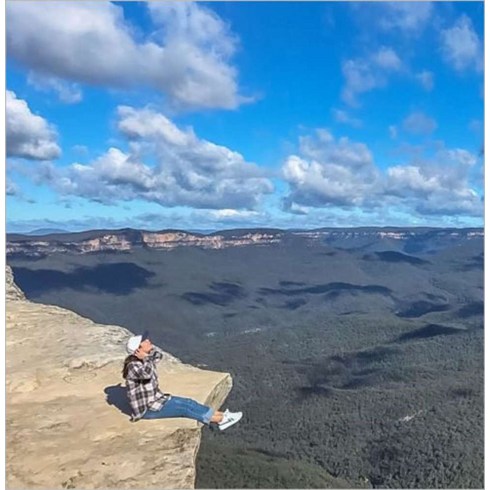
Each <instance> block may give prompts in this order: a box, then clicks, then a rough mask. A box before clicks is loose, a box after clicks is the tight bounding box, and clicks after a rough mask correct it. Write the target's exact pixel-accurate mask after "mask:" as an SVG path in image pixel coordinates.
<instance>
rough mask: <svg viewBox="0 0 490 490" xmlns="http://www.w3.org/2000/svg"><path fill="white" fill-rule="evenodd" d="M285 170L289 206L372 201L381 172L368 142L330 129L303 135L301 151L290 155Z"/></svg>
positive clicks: (315, 205) (368, 202)
mask: <svg viewBox="0 0 490 490" xmlns="http://www.w3.org/2000/svg"><path fill="white" fill-rule="evenodd" d="M282 171H283V177H284V179H285V180H286V182H287V183H288V184H289V187H290V194H289V195H288V196H287V197H286V199H285V201H284V204H285V207H286V208H292V203H296V204H298V205H300V206H310V207H322V206H347V207H349V206H364V205H370V201H371V197H372V196H373V195H374V193H375V192H376V185H377V178H378V172H377V170H376V167H375V166H374V163H373V157H372V154H371V152H370V151H369V149H368V148H367V146H366V145H364V144H362V143H355V142H352V141H350V140H349V139H348V138H340V139H339V140H338V141H337V140H336V139H335V138H334V137H333V135H332V134H331V133H330V132H328V131H327V130H317V131H316V134H315V135H314V136H304V137H302V138H301V139H300V148H299V155H290V156H289V157H288V158H287V159H286V161H285V163H284V165H283V168H282ZM302 211H304V209H303V210H302Z"/></svg>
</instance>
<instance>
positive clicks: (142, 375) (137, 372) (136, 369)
mask: <svg viewBox="0 0 490 490" xmlns="http://www.w3.org/2000/svg"><path fill="white" fill-rule="evenodd" d="M153 369H154V366H153V361H152V359H151V357H150V356H149V355H148V356H146V357H145V358H144V359H143V361H142V362H137V361H133V362H131V363H130V364H129V368H128V376H127V378H128V379H132V380H148V379H151V374H152V371H153Z"/></svg>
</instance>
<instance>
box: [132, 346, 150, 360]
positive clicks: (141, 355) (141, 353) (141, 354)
mask: <svg viewBox="0 0 490 490" xmlns="http://www.w3.org/2000/svg"><path fill="white" fill-rule="evenodd" d="M134 355H135V356H136V357H137V358H138V359H141V360H143V359H144V358H145V357H146V356H147V355H148V353H146V352H144V351H143V349H141V347H140V348H139V349H137V350H136V351H135V353H134Z"/></svg>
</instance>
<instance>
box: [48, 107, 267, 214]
mask: <svg viewBox="0 0 490 490" xmlns="http://www.w3.org/2000/svg"><path fill="white" fill-rule="evenodd" d="M118 118H119V119H118V128H119V130H120V132H121V134H122V135H124V136H125V137H126V138H127V139H128V141H129V151H128V152H126V153H125V152H122V151H121V150H119V149H117V148H110V149H109V150H108V151H107V152H106V153H105V154H104V155H102V156H100V157H99V158H97V159H96V160H94V161H92V162H90V163H89V164H79V163H75V164H72V165H71V166H69V167H68V168H67V169H57V168H55V167H54V166H49V165H46V166H44V167H43V169H42V173H41V174H40V178H41V180H43V181H45V182H48V183H49V184H50V185H51V186H53V187H55V188H56V189H57V190H58V191H59V192H60V193H61V194H63V195H76V196H80V197H84V198H87V199H91V200H95V201H97V202H102V203H105V204H113V203H116V202H118V201H131V200H134V199H140V200H144V201H150V202H156V203H158V204H161V205H162V206H168V207H173V206H188V207H192V208H203V209H235V210H252V209H253V208H254V207H256V206H257V205H258V203H259V202H260V200H261V198H262V197H263V196H264V195H266V194H269V193H271V192H272V191H273V186H272V184H271V182H270V180H269V179H267V178H266V177H265V175H264V172H263V171H262V170H261V169H260V168H259V167H257V166H256V165H254V164H252V163H249V162H246V161H245V159H244V158H243V156H242V155H240V154H239V153H237V152H234V151H232V150H230V149H228V148H226V147H224V146H220V145H216V144H214V143H211V142H210V141H206V140H203V139H200V138H198V137H197V136H196V135H195V134H194V131H193V130H192V128H187V129H180V128H178V127H177V126H176V125H175V124H174V123H173V122H172V121H170V120H169V119H168V118H167V117H165V116H164V115H163V114H161V113H158V112H156V111H153V110H152V109H149V108H146V109H134V108H132V107H128V106H121V107H119V108H118ZM146 156H150V157H151V159H152V160H153V159H154V160H156V164H155V165H152V166H150V165H147V164H145V163H143V162H144V159H145V158H146Z"/></svg>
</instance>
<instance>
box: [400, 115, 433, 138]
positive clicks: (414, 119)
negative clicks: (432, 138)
mask: <svg viewBox="0 0 490 490" xmlns="http://www.w3.org/2000/svg"><path fill="white" fill-rule="evenodd" d="M436 128H437V123H436V121H435V120H434V119H432V118H431V117H429V116H427V115H425V114H424V113H423V112H412V113H411V114H410V115H409V116H407V117H406V118H405V120H404V121H403V129H404V130H405V131H408V132H409V133H413V134H430V133H432V132H434V131H435V130H436Z"/></svg>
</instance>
